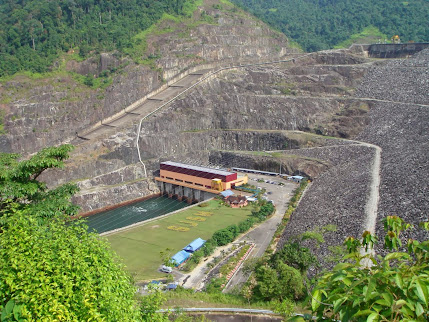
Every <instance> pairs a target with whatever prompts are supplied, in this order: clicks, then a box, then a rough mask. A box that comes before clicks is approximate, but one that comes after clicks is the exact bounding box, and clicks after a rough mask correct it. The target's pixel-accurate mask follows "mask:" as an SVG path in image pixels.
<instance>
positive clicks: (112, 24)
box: [0, 0, 194, 76]
mask: <svg viewBox="0 0 429 322" xmlns="http://www.w3.org/2000/svg"><path fill="white" fill-rule="evenodd" d="M193 2H194V0H121V1H119V0H113V1H110V0H51V1H47V0H19V1H12V0H8V1H1V2H0V76H3V75H10V74H14V73H16V72H18V71H20V70H30V71H33V72H45V71H47V70H48V68H49V66H51V65H52V63H53V60H54V59H55V58H56V57H57V56H58V54H59V53H60V52H62V51H63V52H64V51H68V50H70V49H72V48H76V47H79V48H80V53H81V54H82V55H83V56H84V55H85V54H87V53H88V52H89V51H90V50H107V51H109V50H114V49H118V50H121V49H123V48H125V47H130V46H132V41H131V39H132V37H133V36H134V35H136V34H137V33H138V32H140V31H142V30H145V29H147V28H148V27H150V26H151V25H152V24H153V23H154V22H156V21H158V20H159V19H160V18H161V16H162V15H163V14H164V13H170V14H179V15H180V14H184V13H185V8H186V5H189V3H193Z"/></svg>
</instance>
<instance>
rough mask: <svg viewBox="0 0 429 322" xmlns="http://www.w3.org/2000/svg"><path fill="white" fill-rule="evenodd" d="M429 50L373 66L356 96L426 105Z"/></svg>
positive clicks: (428, 83)
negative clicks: (408, 57)
mask: <svg viewBox="0 0 429 322" xmlns="http://www.w3.org/2000/svg"><path fill="white" fill-rule="evenodd" d="M428 93H429V49H426V50H423V51H421V52H419V53H418V54H416V55H415V56H413V57H412V58H410V59H398V60H396V59H395V60H392V61H389V62H388V63H387V64H386V65H384V66H378V67H374V68H372V69H371V70H370V71H369V72H368V74H367V75H366V76H365V77H364V79H363V81H362V83H361V86H360V87H359V88H358V90H357V92H356V96H358V97H370V98H376V99H382V100H389V101H393V102H404V103H417V104H429V102H428Z"/></svg>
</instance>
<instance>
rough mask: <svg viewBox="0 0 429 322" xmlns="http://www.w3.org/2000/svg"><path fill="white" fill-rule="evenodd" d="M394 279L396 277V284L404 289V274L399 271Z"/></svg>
mask: <svg viewBox="0 0 429 322" xmlns="http://www.w3.org/2000/svg"><path fill="white" fill-rule="evenodd" d="M394 279H395V283H396V285H398V287H399V288H400V289H401V290H402V289H403V288H404V281H403V279H402V276H401V275H400V274H399V273H397V274H396V275H395V277H394Z"/></svg>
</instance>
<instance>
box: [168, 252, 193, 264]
mask: <svg viewBox="0 0 429 322" xmlns="http://www.w3.org/2000/svg"><path fill="white" fill-rule="evenodd" d="M190 256H191V254H189V253H187V252H185V251H184V250H181V251H180V252H177V253H176V254H175V255H174V256H173V257H171V261H172V262H173V263H174V265H175V266H179V265H180V264H182V263H184V262H185V261H186V260H187V259H188V258H189V257H190Z"/></svg>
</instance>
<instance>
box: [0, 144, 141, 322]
mask: <svg viewBox="0 0 429 322" xmlns="http://www.w3.org/2000/svg"><path fill="white" fill-rule="evenodd" d="M71 149H72V146H70V145H64V146H60V147H52V148H46V149H43V150H42V151H40V152H39V153H37V154H36V155H34V156H32V157H30V158H28V159H26V160H19V158H20V156H19V155H17V154H5V153H3V154H0V219H1V226H0V228H1V229H0V267H1V270H0V312H1V319H2V321H3V320H8V321H10V320H32V321H35V320H36V321H39V320H67V321H87V320H106V321H135V320H137V319H138V318H139V317H140V316H139V314H140V313H139V311H138V309H137V307H136V306H137V304H136V302H135V301H134V295H135V288H134V286H133V284H132V283H131V279H130V277H129V275H128V274H127V273H126V272H125V271H124V270H123V265H122V264H120V262H119V259H118V258H117V256H116V255H115V254H114V253H113V252H112V251H111V250H110V246H109V245H108V244H107V242H105V241H104V240H101V239H100V238H99V236H98V235H96V234H92V233H88V227H87V226H86V225H84V224H83V223H82V222H81V221H79V220H78V221H71V220H70V217H69V216H68V215H71V214H75V213H76V211H77V209H78V208H77V206H75V205H72V204H71V202H70V197H71V196H72V194H73V193H74V192H75V191H76V190H77V188H76V186H74V185H70V184H66V185H63V186H60V187H57V188H54V189H48V188H47V186H46V184H45V183H43V182H40V181H38V178H39V176H40V175H41V174H42V173H43V172H44V171H45V170H47V169H50V168H58V167H62V166H63V161H64V160H65V159H67V158H68V154H69V152H70V151H71Z"/></svg>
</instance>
